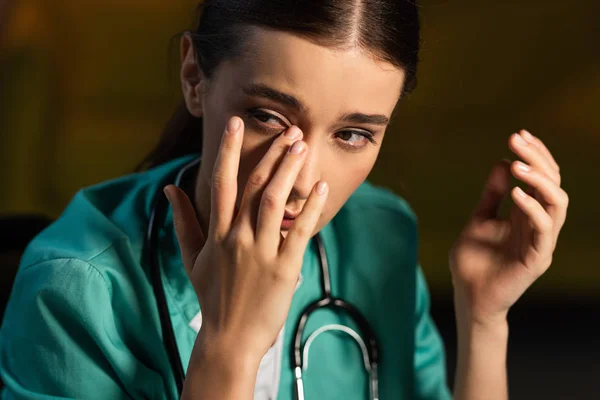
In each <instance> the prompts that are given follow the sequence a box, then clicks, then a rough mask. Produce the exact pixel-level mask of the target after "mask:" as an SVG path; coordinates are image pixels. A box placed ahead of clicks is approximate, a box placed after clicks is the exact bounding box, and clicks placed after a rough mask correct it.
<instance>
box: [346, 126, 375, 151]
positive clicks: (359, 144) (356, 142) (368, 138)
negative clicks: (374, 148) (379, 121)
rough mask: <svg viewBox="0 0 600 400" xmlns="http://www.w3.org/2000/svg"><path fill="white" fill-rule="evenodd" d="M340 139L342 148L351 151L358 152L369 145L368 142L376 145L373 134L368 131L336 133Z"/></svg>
mask: <svg viewBox="0 0 600 400" xmlns="http://www.w3.org/2000/svg"><path fill="white" fill-rule="evenodd" d="M336 136H337V137H338V138H339V139H340V141H341V143H342V146H345V147H347V148H350V149H354V150H358V149H361V148H363V147H365V146H366V145H367V143H368V142H370V143H372V144H374V145H376V144H377V143H376V142H375V139H374V138H373V134H372V133H371V132H367V131H358V130H347V131H340V132H337V133H336Z"/></svg>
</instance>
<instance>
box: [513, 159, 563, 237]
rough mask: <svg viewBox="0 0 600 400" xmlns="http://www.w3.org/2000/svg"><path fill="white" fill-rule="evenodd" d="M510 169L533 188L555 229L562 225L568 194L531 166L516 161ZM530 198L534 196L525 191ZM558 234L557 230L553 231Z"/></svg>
mask: <svg viewBox="0 0 600 400" xmlns="http://www.w3.org/2000/svg"><path fill="white" fill-rule="evenodd" d="M511 171H512V173H513V175H514V176H515V178H517V179H519V180H521V181H523V182H525V183H527V184H528V185H530V186H531V187H532V188H534V189H535V193H536V197H537V199H536V200H539V202H540V203H541V204H543V205H544V206H543V207H544V209H545V211H546V212H547V213H548V215H549V216H550V217H551V218H552V220H553V221H554V222H553V223H554V226H555V228H557V230H560V228H561V227H562V226H563V224H564V222H565V219H566V217H567V207H568V204H569V196H568V195H567V193H566V192H565V191H564V190H563V189H561V188H560V186H558V185H557V184H556V183H555V182H554V181H553V180H551V179H550V178H548V176H547V175H545V174H542V173H540V172H539V171H537V170H535V169H533V168H531V167H530V166H528V165H526V164H524V163H522V162H520V161H516V162H514V163H513V165H512V166H511ZM527 194H528V195H529V196H530V197H531V198H534V197H533V196H532V195H531V194H530V193H527ZM555 234H556V235H558V232H557V231H555Z"/></svg>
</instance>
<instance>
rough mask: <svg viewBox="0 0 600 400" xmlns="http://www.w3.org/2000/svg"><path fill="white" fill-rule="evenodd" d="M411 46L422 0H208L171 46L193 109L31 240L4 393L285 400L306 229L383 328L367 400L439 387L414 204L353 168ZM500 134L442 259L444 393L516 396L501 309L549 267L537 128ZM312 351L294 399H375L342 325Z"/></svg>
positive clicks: (6, 352)
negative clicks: (169, 339)
mask: <svg viewBox="0 0 600 400" xmlns="http://www.w3.org/2000/svg"><path fill="white" fill-rule="evenodd" d="M418 50H419V20H418V13H417V6H416V4H415V3H414V2H413V1H408V0H406V1H404V0H400V1H399V0H378V1H370V2H361V1H351V0H348V1H324V0H319V1H302V2H283V1H278V0H256V1H232V0H227V1H225V0H207V1H205V3H204V6H203V12H202V15H201V18H200V21H199V23H198V26H197V29H195V30H194V31H193V32H188V33H186V34H184V35H183V37H182V39H181V56H182V66H181V84H182V91H183V97H184V102H183V106H182V107H181V108H180V110H179V111H178V112H177V113H176V115H175V116H174V117H173V120H172V121H171V122H170V123H169V124H168V126H167V129H166V131H165V133H164V135H163V137H162V139H161V141H160V143H159V145H158V146H157V148H156V149H155V150H154V151H153V152H152V154H150V155H149V157H148V158H147V159H146V160H145V162H144V163H143V167H144V171H143V172H138V173H135V174H131V175H127V176H124V177H121V178H118V179H115V180H111V181H108V182H104V183H101V184H98V185H95V186H92V187H88V188H84V189H82V190H81V191H79V192H78V193H77V194H76V195H75V197H74V198H73V200H72V202H71V203H70V204H69V205H68V207H67V208H66V210H65V211H64V213H63V214H62V215H61V217H60V218H59V219H58V220H57V221H56V222H55V223H54V224H52V225H51V226H50V227H49V228H48V229H47V230H45V231H44V232H43V233H41V234H40V235H39V236H38V237H37V238H36V239H34V240H33V242H32V243H31V244H30V246H29V247H28V249H27V251H26V254H25V255H24V257H23V259H22V262H21V266H20V269H19V272H18V276H17V278H16V281H15V284H14V288H13V292H12V295H11V300H10V303H9V306H8V309H7V311H6V315H5V319H4V323H3V325H2V328H1V331H0V371H1V374H2V380H3V381H4V383H5V385H6V388H5V390H4V392H3V399H47V398H65V399H66V398H68V399H75V398H85V399H120V398H136V399H137V398H140V399H141V398H161V399H167V398H168V399H174V398H179V397H181V398H183V399H252V398H255V399H280V400H286V399H291V398H293V393H294V391H293V390H294V379H295V378H294V374H293V373H294V371H292V368H291V365H292V362H291V357H292V351H291V349H293V343H292V341H293V335H294V330H295V324H296V322H297V321H298V318H299V317H300V314H301V312H302V310H303V309H304V307H305V306H306V305H307V304H309V303H311V302H313V301H314V300H316V299H319V298H320V297H321V296H322V291H321V283H320V282H321V272H320V269H319V265H320V264H319V255H318V251H317V246H315V238H316V236H315V235H316V234H317V233H318V234H319V237H321V238H322V241H323V245H324V247H325V249H326V254H327V262H328V264H329V268H330V274H331V290H332V293H333V294H334V295H335V296H336V297H340V298H342V299H344V300H347V301H349V302H351V303H352V304H353V305H354V306H355V307H356V308H357V309H358V310H359V311H360V313H361V314H362V315H364V316H365V318H366V320H367V321H368V323H369V325H370V326H371V327H372V329H373V331H374V333H375V335H376V337H377V339H378V343H379V349H380V360H379V367H378V377H379V397H380V398H382V399H431V400H434V399H436V400H442V399H449V398H450V397H451V395H450V391H449V389H448V385H447V383H446V379H445V367H444V362H445V360H444V349H443V346H442V342H441V340H440V337H439V334H438V332H437V330H436V327H435V325H434V324H433V322H432V320H431V318H430V316H429V295H428V292H427V286H426V284H425V280H424V277H423V274H422V271H421V268H420V265H419V260H418V240H417V218H416V216H415V214H414V213H413V211H412V209H411V208H410V206H409V205H408V204H407V202H406V201H405V200H404V199H403V198H401V197H399V196H397V195H394V194H392V193H390V192H389V191H386V190H384V189H381V188H377V187H375V186H373V185H371V184H369V183H367V182H366V181H365V179H366V178H367V176H368V174H369V172H370V171H371V169H372V168H373V165H374V163H375V161H376V159H377V156H378V154H379V150H380V149H381V146H382V142H383V139H384V136H385V134H386V133H385V132H386V127H387V125H388V122H389V120H390V118H391V116H392V113H393V110H394V108H395V107H396V105H397V103H398V100H399V99H400V98H401V97H402V96H403V95H405V94H407V93H409V92H410V91H411V90H412V89H413V88H414V87H415V74H416V68H417V60H418ZM407 140H410V138H409V137H408V136H407ZM508 146H509V147H510V149H511V150H512V151H513V152H514V153H515V154H516V156H517V157H519V158H520V159H521V160H522V161H513V162H510V161H506V160H504V161H500V162H498V163H497V164H496V165H495V166H494V167H493V168H492V170H491V172H490V175H489V177H488V180H487V182H486V183H485V186H484V190H483V195H482V198H481V199H480V200H479V203H478V204H477V206H476V208H475V210H474V212H473V214H472V216H471V218H470V219H469V221H468V222H467V224H466V225H465V228H464V229H463V231H462V232H461V233H460V235H459V237H458V239H457V241H456V243H455V245H454V246H453V248H452V249H451V250H450V252H449V255H450V257H449V262H450V269H451V272H452V278H453V285H454V291H455V292H454V293H455V296H454V298H455V307H456V310H457V314H456V320H457V327H458V345H459V354H458V365H457V375H456V381H455V393H454V397H455V398H456V399H482V398H485V399H507V397H508V395H507V378H506V349H507V340H508V324H507V320H506V315H507V312H508V310H509V309H510V307H511V306H512V305H513V304H514V303H515V302H516V301H517V300H518V298H519V297H520V296H521V295H522V294H523V292H524V291H525V290H526V289H527V288H528V287H529V286H530V285H531V284H532V283H533V282H534V281H535V280H536V279H537V278H538V277H539V276H540V275H541V274H543V273H544V271H546V269H547V268H548V267H549V266H550V264H551V262H552V254H553V251H554V248H555V246H556V241H557V237H558V235H559V232H560V230H561V227H562V226H563V224H564V221H565V217H566V209H567V204H568V196H567V194H566V193H565V191H564V190H563V189H561V187H560V174H559V168H558V165H557V163H556V162H555V160H554V159H553V157H552V155H551V154H550V152H549V151H548V149H547V148H546V147H545V146H544V144H543V143H542V142H541V141H540V139H539V138H536V137H534V136H532V135H531V134H529V133H528V132H526V131H520V132H519V133H516V134H513V135H511V136H510V138H509V139H508ZM196 159H200V162H199V166H198V164H196V167H193V168H187V169H185V170H182V168H183V167H184V166H186V165H189V163H190V162H191V161H193V160H196ZM424 165H425V167H426V160H425V162H424ZM180 172H181V173H180ZM176 175H179V178H180V179H178V180H177V181H176V182H175V183H176V185H175V184H173V183H174V176H176ZM511 175H513V176H515V177H516V178H518V179H519V180H521V181H522V182H524V183H525V184H527V185H528V190H527V193H523V192H521V191H520V190H519V189H518V188H517V187H511V186H510V178H511ZM507 195H510V196H511V198H512V200H513V201H514V205H513V208H512V210H511V213H510V217H509V219H508V220H502V219H499V218H498V209H499V207H500V203H501V201H502V199H503V198H504V197H505V196H507ZM157 196H166V197H167V198H168V200H169V203H170V205H171V207H170V208H169V209H168V211H167V213H166V216H165V219H164V222H162V223H161V224H160V226H159V227H158V231H157V232H158V240H157V248H156V249H152V250H153V251H155V252H156V254H157V255H158V259H159V261H160V265H161V269H160V273H161V275H160V281H161V283H162V287H163V288H164V293H165V299H166V306H167V311H168V314H169V317H170V321H171V327H172V329H173V332H174V335H175V339H176V346H177V350H178V353H179V355H180V358H181V360H180V361H181V364H182V365H183V368H184V370H185V371H186V377H185V381H184V382H183V394H182V395H181V396H179V394H178V389H177V385H176V381H175V378H174V374H173V370H172V368H171V364H170V362H169V355H168V352H167V351H166V349H165V346H164V343H163V333H162V330H161V321H160V319H159V312H158V309H157V301H156V298H155V294H154V290H153V287H152V283H151V278H150V275H151V274H150V271H149V266H148V265H147V263H146V262H145V257H144V251H145V249H144V243H145V232H146V229H147V227H148V224H149V219H150V215H151V211H152V207H153V202H154V199H155V198H156V197H157ZM329 324H339V325H345V326H351V327H354V328H356V327H355V326H353V322H352V321H351V320H349V319H348V318H347V316H345V315H343V314H341V313H337V312H333V311H331V310H319V311H318V312H316V313H315V314H314V316H311V318H310V319H309V320H308V322H307V326H306V329H305V330H306V335H305V336H304V338H303V339H304V340H306V339H307V335H309V334H310V333H311V332H314V331H315V330H317V329H319V328H320V327H323V326H325V325H329ZM308 360H309V365H308V367H307V368H306V370H305V371H304V396H305V398H306V399H338V398H340V399H364V398H369V385H368V380H367V376H366V374H365V370H364V363H363V362H362V354H361V350H360V348H359V347H358V346H357V345H356V342H355V341H353V340H352V338H350V337H349V336H348V335H342V334H338V333H335V332H326V333H324V334H322V335H321V336H319V337H318V338H317V339H316V340H314V342H312V344H311V350H310V354H309V357H308Z"/></svg>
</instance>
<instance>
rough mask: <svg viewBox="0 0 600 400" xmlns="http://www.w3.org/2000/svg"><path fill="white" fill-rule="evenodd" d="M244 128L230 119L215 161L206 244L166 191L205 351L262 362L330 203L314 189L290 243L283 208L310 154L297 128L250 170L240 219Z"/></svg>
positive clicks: (177, 192)
mask: <svg viewBox="0 0 600 400" xmlns="http://www.w3.org/2000/svg"><path fill="white" fill-rule="evenodd" d="M243 131H244V126H243V121H242V120H241V119H240V118H238V117H233V118H231V120H230V121H229V122H228V124H227V128H226V130H225V132H224V134H223V137H222V139H221V145H220V150H219V154H218V156H217V159H216V161H215V165H214V170H213V176H212V190H211V212H210V223H209V228H208V233H207V235H206V238H205V237H204V235H203V234H202V232H201V229H200V225H199V223H198V220H197V218H196V214H195V212H194V208H193V206H192V204H191V202H190V200H189V199H188V197H187V196H186V195H185V193H184V192H183V191H182V190H181V189H179V188H178V187H176V186H174V185H169V186H167V187H166V188H165V194H166V195H167V198H169V201H170V203H171V206H172V208H173V218H174V224H175V230H176V233H177V238H178V241H179V246H180V249H181V255H182V258H183V263H184V265H185V268H186V270H187V273H188V276H189V278H190V280H191V282H192V285H193V286H194V289H195V291H196V295H197V296H198V300H199V302H200V306H201V309H202V327H201V329H200V334H199V337H202V341H203V346H217V347H219V348H220V349H228V348H231V351H232V352H235V353H236V354H240V353H241V354H245V356H247V357H250V358H251V359H252V360H257V361H258V362H260V359H261V358H262V357H263V355H264V354H265V353H266V352H267V350H268V349H269V347H270V346H272V344H273V343H274V342H275V340H276V338H277V335H278V334H279V332H280V330H281V328H282V326H283V324H284V322H285V319H286V317H287V314H288V312H289V308H290V304H291V301H292V296H293V294H294V289H295V287H296V283H297V281H298V277H299V274H300V270H301V267H302V260H303V255H304V251H305V248H306V246H307V244H308V241H309V239H310V237H311V236H312V232H313V231H314V229H315V226H316V225H317V222H318V220H319V216H320V214H321V210H322V209H323V206H324V204H325V199H326V197H327V185H326V184H325V183H324V182H318V183H317V184H315V186H314V188H313V190H312V192H311V194H310V196H309V198H308V199H307V201H306V203H305V205H304V207H303V209H302V212H301V213H300V215H299V216H298V217H296V219H295V221H294V224H293V225H292V227H291V228H290V230H289V231H288V234H287V235H286V237H285V239H284V238H283V237H282V235H281V222H282V219H283V217H284V213H285V205H286V202H287V199H288V196H289V194H290V192H291V190H292V187H293V185H294V182H295V180H296V177H297V175H298V173H299V172H300V170H301V168H302V166H303V164H304V161H305V158H306V153H307V145H306V143H304V142H302V141H301V139H302V132H301V131H300V129H299V128H298V127H295V126H293V127H291V128H289V129H288V130H287V131H286V132H285V133H284V134H283V135H280V136H279V137H277V138H276V139H275V140H274V142H273V144H272V145H271V147H270V148H269V150H268V151H267V153H266V154H265V156H264V157H263V159H262V160H261V161H260V162H259V163H258V165H257V166H256V167H255V168H254V170H253V171H252V173H251V175H250V177H249V179H248V183H247V185H246V188H245V191H244V193H243V197H242V200H241V204H240V208H239V212H238V213H237V215H236V212H235V210H236V198H237V187H238V182H237V174H238V168H239V163H240V152H241V148H242V141H243Z"/></svg>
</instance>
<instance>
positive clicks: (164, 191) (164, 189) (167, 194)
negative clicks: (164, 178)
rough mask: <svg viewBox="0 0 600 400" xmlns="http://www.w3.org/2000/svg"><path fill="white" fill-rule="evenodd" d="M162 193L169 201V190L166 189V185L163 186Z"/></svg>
mask: <svg viewBox="0 0 600 400" xmlns="http://www.w3.org/2000/svg"><path fill="white" fill-rule="evenodd" d="M163 193H164V194H165V197H166V198H167V200H169V203H170V202H171V197H170V195H169V191H168V190H167V187H166V186H165V187H164V188H163Z"/></svg>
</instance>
